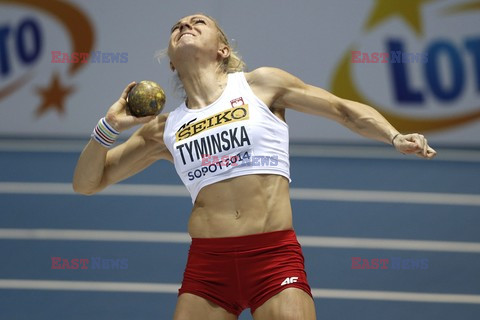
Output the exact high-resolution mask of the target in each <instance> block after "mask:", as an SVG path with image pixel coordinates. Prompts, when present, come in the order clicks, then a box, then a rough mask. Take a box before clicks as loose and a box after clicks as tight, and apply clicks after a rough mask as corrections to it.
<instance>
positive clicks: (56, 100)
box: [36, 73, 74, 117]
mask: <svg viewBox="0 0 480 320" xmlns="http://www.w3.org/2000/svg"><path fill="white" fill-rule="evenodd" d="M36 91H37V93H38V94H39V95H40V96H41V97H42V99H43V100H42V104H41V105H40V106H39V107H38V108H37V112H36V113H37V117H40V116H41V115H42V114H44V113H45V112H46V111H48V110H49V109H51V108H52V109H54V110H56V111H57V112H58V113H60V114H63V113H64V112H65V108H64V106H63V105H64V100H65V98H66V97H67V96H68V95H69V94H71V93H72V92H73V91H74V89H73V87H71V86H70V87H62V85H61V83H60V78H59V76H58V74H57V73H55V74H53V75H52V80H51V81H50V85H49V86H48V87H47V88H40V87H37V88H36Z"/></svg>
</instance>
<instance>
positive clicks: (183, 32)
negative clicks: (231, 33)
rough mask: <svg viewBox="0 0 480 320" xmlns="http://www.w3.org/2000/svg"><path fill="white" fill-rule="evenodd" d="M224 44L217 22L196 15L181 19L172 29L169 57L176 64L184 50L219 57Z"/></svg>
mask: <svg viewBox="0 0 480 320" xmlns="http://www.w3.org/2000/svg"><path fill="white" fill-rule="evenodd" d="M221 45H222V43H221V41H220V38H219V33H218V29H217V26H216V25H215V22H214V21H212V20H211V19H210V18H208V17H206V16H204V15H201V14H195V15H192V16H188V17H185V18H182V19H180V20H179V21H178V22H177V23H175V24H174V25H173V27H172V29H171V34H170V42H169V45H168V56H169V57H170V60H171V61H172V62H173V64H175V56H176V54H177V53H178V52H181V51H183V50H190V49H195V50H197V51H198V49H200V50H201V52H204V53H205V54H207V55H212V57H214V58H216V57H217V51H218V49H219V48H220V47H221Z"/></svg>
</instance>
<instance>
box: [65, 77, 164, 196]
mask: <svg viewBox="0 0 480 320" xmlns="http://www.w3.org/2000/svg"><path fill="white" fill-rule="evenodd" d="M134 85H135V83H134V82H132V83H130V84H129V85H128V86H127V87H126V88H125V90H124V91H123V93H122V95H121V96H120V98H119V99H118V100H117V101H116V102H115V103H114V104H113V105H112V106H111V107H110V109H109V110H108V112H107V115H106V117H105V120H106V121H107V122H108V124H110V125H111V126H112V128H114V129H115V130H117V131H119V132H121V131H124V130H126V129H128V128H131V127H133V126H135V125H138V124H144V125H143V126H142V127H141V128H139V129H138V130H137V131H136V132H135V133H134V134H133V135H132V136H131V137H130V138H129V139H128V140H127V141H126V142H124V143H122V144H120V145H118V146H116V147H115V148H113V149H108V148H107V147H105V146H103V145H101V144H100V143H99V142H97V141H95V140H94V139H91V140H90V141H89V142H88V144H87V146H86V147H85V148H84V150H83V151H82V153H81V155H80V158H79V159H78V162H77V166H76V168H75V173H74V176H73V189H74V190H75V192H78V193H82V194H86V195H90V194H94V193H97V192H99V191H101V190H102V189H104V188H106V187H107V186H109V185H111V184H114V183H116V182H118V181H121V180H124V179H126V178H128V177H130V176H132V175H134V174H135V173H137V172H139V171H141V170H143V169H145V168H146V167H148V166H149V165H151V164H152V163H154V162H155V161H157V160H159V159H167V160H171V159H172V158H171V155H170V152H169V151H168V149H167V148H166V146H165V144H164V142H163V129H164V127H165V121H166V119H167V117H168V115H159V116H157V117H154V116H152V117H144V118H135V117H133V116H131V115H128V114H127V112H126V104H127V102H126V98H127V94H128V92H129V91H130V89H131V88H133V86H134Z"/></svg>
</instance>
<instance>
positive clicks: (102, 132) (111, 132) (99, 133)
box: [91, 118, 120, 148]
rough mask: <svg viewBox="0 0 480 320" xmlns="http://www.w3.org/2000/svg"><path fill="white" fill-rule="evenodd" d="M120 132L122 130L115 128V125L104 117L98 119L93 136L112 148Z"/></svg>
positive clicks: (103, 144)
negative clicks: (110, 123)
mask: <svg viewBox="0 0 480 320" xmlns="http://www.w3.org/2000/svg"><path fill="white" fill-rule="evenodd" d="M119 134H120V132H118V131H117V130H115V129H113V127H112V126H111V125H109V124H108V122H107V120H105V118H102V119H100V120H99V121H98V123H97V126H96V127H95V129H93V132H92V135H91V137H92V139H94V140H95V141H97V142H98V143H100V144H101V145H102V146H104V147H106V148H110V147H111V146H112V145H113V144H114V143H115V140H116V139H117V137H118V135H119Z"/></svg>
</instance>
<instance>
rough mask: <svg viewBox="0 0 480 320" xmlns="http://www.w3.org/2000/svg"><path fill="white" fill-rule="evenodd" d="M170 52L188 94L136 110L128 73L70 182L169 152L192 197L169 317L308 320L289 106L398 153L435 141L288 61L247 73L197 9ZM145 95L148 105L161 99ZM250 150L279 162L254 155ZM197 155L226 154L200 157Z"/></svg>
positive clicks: (113, 175)
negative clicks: (313, 80) (293, 197)
mask: <svg viewBox="0 0 480 320" xmlns="http://www.w3.org/2000/svg"><path fill="white" fill-rule="evenodd" d="M168 58H169V59H170V67H171V70H172V71H173V72H175V73H176V75H177V76H178V79H179V81H180V82H181V84H182V87H183V88H184V90H185V97H186V98H185V101H184V102H183V103H182V104H181V105H180V106H178V107H177V108H176V109H174V110H173V111H171V112H170V113H169V114H160V115H158V116H155V115H150V116H146V117H139V118H137V117H134V116H133V114H136V115H145V114H147V113H148V112H149V111H148V110H147V113H141V112H137V111H138V110H137V109H135V106H131V107H133V109H132V110H133V111H132V114H130V112H129V111H128V110H127V106H128V105H127V101H128V103H132V104H133V103H135V102H137V100H136V99H135V98H133V96H132V95H133V94H134V92H136V90H134V85H135V83H133V82H132V83H130V84H129V85H128V86H127V87H126V88H125V90H124V91H123V93H122V95H121V97H120V99H119V100H118V101H117V102H115V103H114V104H113V105H112V106H111V107H110V109H109V110H108V112H107V115H106V118H102V119H101V120H100V121H99V123H98V125H97V127H95V129H94V131H93V133H92V139H91V140H90V142H89V143H88V144H87V146H86V147H85V149H84V150H83V152H82V154H81V155H80V158H79V160H78V164H77V167H76V169H75V174H74V179H73V187H74V190H75V191H76V192H78V193H82V194H87V195H90V194H94V193H96V192H99V191H101V190H102V189H104V188H106V187H107V186H109V185H111V184H114V183H116V182H118V181H121V180H124V179H126V178H128V177H130V176H132V175H134V174H136V173H137V172H139V171H141V170H143V169H145V168H147V167H148V166H150V165H151V164H152V163H154V162H155V161H158V160H168V161H170V162H172V163H173V164H174V166H175V169H176V171H177V174H178V175H179V177H180V179H181V180H182V182H183V183H184V185H185V187H186V188H187V190H188V191H189V193H190V196H191V200H192V204H193V207H192V211H191V214H190V219H189V223H188V232H189V234H190V236H191V238H192V242H191V245H190V250H189V258H188V259H187V265H186V267H185V272H184V278H183V281H182V286H181V288H180V289H179V296H178V299H177V305H176V309H175V314H174V319H175V320H185V319H188V320H204V319H222V320H236V319H238V316H239V315H240V314H241V313H242V311H243V310H244V309H246V308H250V310H251V311H250V312H251V313H252V316H253V318H254V319H255V320H261V319H303V320H314V319H316V315H315V307H314V301H313V298H312V293H311V289H310V286H309V284H308V281H307V275H306V272H305V265H304V259H303V254H302V249H301V246H300V244H299V242H298V240H297V238H296V234H295V230H294V228H293V218H292V207H291V201H290V193H289V183H290V181H291V180H290V160H289V159H290V158H289V148H288V147H289V127H288V125H287V123H286V120H285V111H286V110H287V109H291V110H295V111H299V112H303V113H306V114H308V115H314V116H321V117H326V118H328V119H330V120H333V121H336V122H337V123H338V124H340V125H342V126H344V127H346V128H348V129H350V130H351V131H353V132H355V133H357V134H359V135H362V136H364V137H367V138H370V139H373V140H376V141H380V142H383V143H385V144H388V145H393V146H394V147H395V148H396V149H397V150H398V151H399V152H402V153H413V154H416V155H418V156H421V157H423V158H427V159H430V158H433V157H434V156H435V154H436V152H435V151H434V150H433V149H432V148H430V147H429V146H428V143H427V140H426V139H425V137H423V136H422V135H419V134H416V133H415V134H405V135H402V134H400V133H399V132H398V130H397V129H395V128H394V127H393V126H392V125H391V124H390V123H389V122H388V121H387V120H386V119H385V118H384V117H383V116H382V115H381V114H380V113H379V112H378V111H376V110H375V109H373V108H372V107H370V106H367V105H365V104H362V103H358V102H355V101H351V100H348V99H343V98H340V97H337V96H335V95H333V94H331V93H330V92H328V91H326V90H324V89H322V88H319V87H317V86H314V85H310V84H307V83H305V82H303V81H302V80H301V79H299V78H297V77H296V76H294V75H292V74H290V73H288V72H286V71H283V70H281V69H278V68H272V67H261V68H258V69H255V70H252V71H250V72H244V67H245V64H244V62H243V61H242V60H241V58H240V57H239V56H238V55H237V53H236V52H235V51H233V49H232V47H231V46H230V44H229V41H228V37H227V36H226V35H225V33H224V32H223V30H222V29H221V28H220V27H219V26H218V24H217V22H216V21H215V20H214V19H213V18H211V17H209V16H206V15H204V14H195V15H191V16H187V17H183V18H181V19H180V20H178V21H177V22H176V23H175V24H174V25H173V27H172V29H171V31H170V37H169V44H168ZM299 61H301V59H299ZM129 94H131V95H130V97H129ZM158 98H159V100H158V101H160V102H161V101H162V97H161V95H160V96H159V97H158ZM155 99H156V98H155ZM155 99H154V100H155ZM140 100H142V99H140ZM147 100H149V99H147ZM163 102H164V100H163ZM149 103H152V105H150V104H148V106H146V107H144V109H150V108H151V107H152V106H153V108H155V107H156V105H157V101H156V100H155V101H153V102H152V100H151V99H150V100H149ZM160 104H161V103H160ZM153 113H155V112H153ZM137 124H143V125H142V126H141V127H140V128H139V129H138V130H137V131H135V133H134V134H133V135H131V136H130V137H129V138H128V140H127V141H126V142H124V143H121V144H118V145H117V146H115V147H114V148H111V147H112V146H113V144H114V142H115V139H116V137H117V136H118V134H119V132H120V131H123V130H125V129H128V128H131V127H133V126H135V125H137ZM254 156H255V157H259V156H261V157H264V158H265V159H271V158H274V159H275V161H274V162H272V163H269V164H268V165H265V166H259V165H255V162H254V161H253V157H254ZM205 157H208V159H210V158H212V159H214V158H216V159H227V160H228V161H212V162H209V163H208V165H205V162H204V160H205ZM232 164H235V165H232ZM312 174H313V173H312ZM159 175H160V174H159ZM159 180H160V178H159ZM159 219H161V217H160V216H159Z"/></svg>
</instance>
